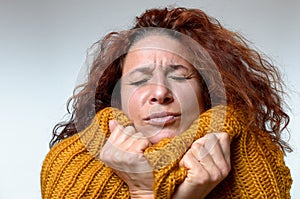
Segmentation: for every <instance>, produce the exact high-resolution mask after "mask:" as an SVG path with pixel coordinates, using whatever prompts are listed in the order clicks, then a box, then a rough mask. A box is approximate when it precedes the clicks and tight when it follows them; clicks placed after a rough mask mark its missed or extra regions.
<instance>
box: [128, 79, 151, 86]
mask: <svg viewBox="0 0 300 199" xmlns="http://www.w3.org/2000/svg"><path fill="white" fill-rule="evenodd" d="M147 81H148V79H142V80H138V81H132V82H129V85H132V86H139V85H142V84H144V83H146V82H147Z"/></svg>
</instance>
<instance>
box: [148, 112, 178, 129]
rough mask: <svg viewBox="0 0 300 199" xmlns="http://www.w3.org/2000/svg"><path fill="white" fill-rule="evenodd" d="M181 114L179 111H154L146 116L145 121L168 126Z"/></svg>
mask: <svg viewBox="0 0 300 199" xmlns="http://www.w3.org/2000/svg"><path fill="white" fill-rule="evenodd" d="M179 116H180V114H179V113H173V112H158V113H152V114H151V115H149V116H148V117H146V118H144V121H145V122H146V123H148V124H151V125H154V126H167V125H170V124H173V123H174V122H175V121H176V120H177V119H178V117H179Z"/></svg>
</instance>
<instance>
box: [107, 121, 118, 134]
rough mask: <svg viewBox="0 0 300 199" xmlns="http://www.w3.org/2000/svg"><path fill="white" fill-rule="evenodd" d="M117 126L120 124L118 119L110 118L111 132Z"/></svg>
mask: <svg viewBox="0 0 300 199" xmlns="http://www.w3.org/2000/svg"><path fill="white" fill-rule="evenodd" d="M117 126H118V122H117V121H116V120H110V121H109V130H110V132H113V131H114V130H115V128H116V127H117Z"/></svg>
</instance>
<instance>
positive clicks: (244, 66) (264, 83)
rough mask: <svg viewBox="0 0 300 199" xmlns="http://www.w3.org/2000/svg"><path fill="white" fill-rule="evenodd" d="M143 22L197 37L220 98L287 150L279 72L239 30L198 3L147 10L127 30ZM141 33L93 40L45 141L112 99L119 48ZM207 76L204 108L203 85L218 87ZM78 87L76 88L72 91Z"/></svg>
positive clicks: (70, 131) (65, 133)
mask: <svg viewBox="0 0 300 199" xmlns="http://www.w3.org/2000/svg"><path fill="white" fill-rule="evenodd" d="M147 27H159V28H165V29H170V30H174V31H177V32H179V33H182V34H184V35H187V36H189V37H191V38H192V39H193V40H195V41H196V42H198V43H199V44H200V45H201V46H202V47H203V48H204V49H205V50H206V51H207V52H208V54H209V55H210V57H211V58H212V60H213V61H214V64H215V65H216V67H217V69H218V71H219V73H220V74H221V76H222V81H223V84H224V87H225V91H226V102H225V103H227V104H230V105H232V106H234V107H236V108H243V109H244V110H245V111H246V112H247V114H248V118H249V124H248V125H249V126H252V127H254V128H259V129H262V130H263V131H266V132H268V133H269V135H270V137H271V138H272V139H273V141H274V142H275V143H277V144H279V145H280V146H281V148H282V149H283V150H286V151H291V150H292V149H291V148H290V147H289V145H288V144H287V143H286V142H285V141H283V140H282V138H281V133H282V131H283V130H284V129H286V127H287V125H288V123H289V116H288V115H287V113H286V112H285V111H284V108H283V104H284V101H283V94H284V93H283V82H282V80H281V77H280V74H279V72H278V70H277V68H276V67H275V66H274V65H273V64H272V63H271V62H270V61H268V60H267V59H266V58H264V57H262V55H260V54H259V53H258V52H257V51H255V50H253V49H251V48H250V47H249V46H248V44H247V41H246V40H245V39H244V38H243V37H242V36H241V35H239V34H238V33H235V32H231V31H229V30H227V29H225V28H224V27H223V26H222V25H221V24H220V23H219V22H218V21H217V20H216V19H214V18H212V17H209V16H208V15H206V14H205V13H204V12H203V11H201V10H198V9H186V8H175V9H168V8H165V9H152V10H147V11H146V12H145V13H144V14H142V15H141V16H140V17H137V18H136V24H135V25H134V27H133V28H132V29H131V30H138V29H140V28H147ZM141 35H142V34H141V32H138V31H137V32H133V33H131V34H127V33H126V34H125V33H124V32H119V33H118V32H111V33H109V34H108V35H106V36H105V37H104V38H103V40H102V41H98V42H96V43H95V45H97V46H98V47H99V48H98V51H97V56H95V59H94V61H93V63H92V66H91V70H90V73H89V77H88V80H87V82H86V83H84V84H82V85H80V86H79V87H77V88H75V90H74V95H73V96H72V97H71V98H70V99H69V101H68V106H67V107H69V105H70V104H71V103H72V111H71V113H70V111H69V108H67V109H68V112H69V113H70V115H71V117H70V119H69V120H68V121H65V122H61V123H59V124H57V125H56V126H55V127H54V129H53V138H52V140H51V142H50V146H51V147H52V146H53V145H54V144H55V143H57V142H59V141H60V140H62V139H64V138H67V137H70V136H72V135H74V134H76V133H77V132H78V131H80V130H82V129H83V128H85V127H86V126H87V125H88V124H89V123H90V122H91V120H92V118H93V117H94V115H95V112H98V111H99V110H101V109H103V108H105V107H109V106H111V105H112V102H111V101H112V94H113V91H114V89H116V88H115V87H116V85H117V83H118V81H119V79H120V78H121V76H122V64H123V61H124V58H125V56H126V53H125V54H124V52H127V51H128V49H129V48H130V46H131V45H132V44H133V43H134V42H135V41H136V40H138V39H139V37H141ZM173 36H174V35H173ZM174 37H176V36H174ZM116 57H117V58H116ZM210 82H211V85H209V86H207V87H206V91H207V92H205V93H206V99H205V102H206V104H208V106H207V107H206V109H208V108H210V96H209V95H208V94H207V93H208V91H210V90H211V89H212V88H216V87H219V82H215V83H214V81H213V79H212V80H211V81H210ZM204 86H205V85H204ZM78 89H80V91H78V92H76V91H77V90H78ZM117 89H118V88H117ZM210 92H211V91H210ZM116 93H117V95H118V92H116ZM116 99H119V98H118V97H116ZM115 103H116V104H118V102H115ZM220 103H221V102H220Z"/></svg>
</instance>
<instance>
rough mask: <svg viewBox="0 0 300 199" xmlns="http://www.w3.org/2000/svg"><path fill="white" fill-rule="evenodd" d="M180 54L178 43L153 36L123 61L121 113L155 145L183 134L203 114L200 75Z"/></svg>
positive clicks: (140, 43) (133, 49)
mask: <svg viewBox="0 0 300 199" xmlns="http://www.w3.org/2000/svg"><path fill="white" fill-rule="evenodd" d="M181 52H182V53H181ZM185 52H187V51H185ZM179 54H180V55H183V54H184V46H183V45H181V44H180V43H179V42H178V41H176V40H175V39H172V38H170V37H168V36H164V35H153V36H147V37H145V38H143V39H141V40H140V41H138V42H137V43H135V44H134V45H133V46H132V47H131V49H130V53H128V55H127V56H126V59H125V61H124V66H123V74H122V79H121V102H122V110H123V111H124V112H125V113H126V114H127V115H128V116H129V117H130V118H131V119H132V120H133V123H134V126H135V128H136V129H137V131H139V132H141V133H143V134H144V136H146V137H147V138H148V139H149V140H150V142H152V143H157V142H159V141H160V140H161V139H162V138H166V137H168V138H172V137H174V136H175V135H178V134H180V133H182V132H183V131H184V130H186V129H187V128H188V127H189V126H190V125H191V123H192V122H193V121H194V120H195V119H196V118H197V117H198V116H199V114H200V113H201V111H203V107H204V105H203V98H202V92H201V85H200V78H199V75H198V73H197V71H196V70H195V68H194V67H193V66H192V65H191V64H190V63H188V62H187V61H186V60H185V59H183V58H182V57H181V56H179Z"/></svg>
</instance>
